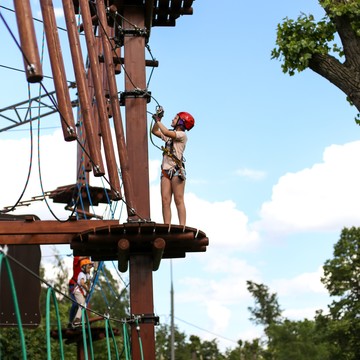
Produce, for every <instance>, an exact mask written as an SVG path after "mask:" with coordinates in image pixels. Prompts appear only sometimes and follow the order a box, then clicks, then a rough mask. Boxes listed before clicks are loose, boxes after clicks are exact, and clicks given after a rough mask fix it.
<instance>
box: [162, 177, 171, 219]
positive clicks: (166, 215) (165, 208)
mask: <svg viewBox="0 0 360 360" xmlns="http://www.w3.org/2000/svg"><path fill="white" fill-rule="evenodd" d="M171 198H172V190H171V180H170V179H168V178H166V177H165V176H163V177H162V178H161V202H162V214H163V219H164V224H171Z"/></svg>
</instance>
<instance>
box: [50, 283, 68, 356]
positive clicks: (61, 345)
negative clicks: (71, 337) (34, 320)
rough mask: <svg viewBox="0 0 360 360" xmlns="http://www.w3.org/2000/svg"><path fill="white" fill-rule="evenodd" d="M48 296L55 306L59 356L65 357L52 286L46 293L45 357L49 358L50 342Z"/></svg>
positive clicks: (57, 309) (56, 303) (57, 308)
mask: <svg viewBox="0 0 360 360" xmlns="http://www.w3.org/2000/svg"><path fill="white" fill-rule="evenodd" d="M50 296H51V298H52V300H53V302H54V306H55V315H56V320H57V329H58V334H59V345H60V357H61V359H62V360H63V359H65V357H64V345H63V342H62V332H61V320H60V314H59V307H58V302H57V299H56V296H55V292H54V290H53V289H52V288H48V290H47V293H46V345H47V346H46V348H47V358H48V360H51V342H50Z"/></svg>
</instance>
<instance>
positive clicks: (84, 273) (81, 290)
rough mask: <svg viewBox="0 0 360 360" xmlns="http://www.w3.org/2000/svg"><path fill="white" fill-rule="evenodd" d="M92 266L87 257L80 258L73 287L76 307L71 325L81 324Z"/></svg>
mask: <svg viewBox="0 0 360 360" xmlns="http://www.w3.org/2000/svg"><path fill="white" fill-rule="evenodd" d="M93 266H94V263H93V262H91V260H90V259H89V258H86V259H82V260H81V261H80V268H81V271H80V272H79V275H78V278H77V284H76V286H75V288H74V296H75V299H76V302H77V304H78V309H77V312H76V315H75V319H74V321H73V322H72V325H73V327H77V326H80V325H81V310H82V308H83V307H84V306H86V296H87V294H88V293H89V291H90V271H91V268H92V267H93Z"/></svg>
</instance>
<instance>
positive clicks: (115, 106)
mask: <svg viewBox="0 0 360 360" xmlns="http://www.w3.org/2000/svg"><path fill="white" fill-rule="evenodd" d="M97 13H98V17H99V22H100V26H99V29H100V33H101V39H102V43H103V50H104V61H105V62H104V64H105V67H106V73H107V80H108V86H109V99H110V105H111V113H112V116H113V121H114V128H115V134H116V142H117V147H118V153H119V159H120V167H121V174H122V180H123V183H124V192H125V198H126V206H127V211H128V215H129V216H132V215H133V209H134V204H133V199H134V193H133V185H132V181H131V180H132V179H131V176H130V171H129V158H128V150H127V148H126V143H125V134H124V129H123V125H122V117H121V112H120V102H119V98H118V91H117V85H116V79H115V64H114V60H113V53H112V49H111V44H110V41H109V34H108V33H107V32H106V29H107V26H106V24H107V20H106V14H105V4H104V0H98V1H97ZM135 211H136V212H137V209H136V208H135Z"/></svg>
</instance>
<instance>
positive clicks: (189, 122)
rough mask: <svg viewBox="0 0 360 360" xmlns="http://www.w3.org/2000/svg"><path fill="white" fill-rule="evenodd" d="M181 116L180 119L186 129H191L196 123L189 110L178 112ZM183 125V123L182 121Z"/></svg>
mask: <svg viewBox="0 0 360 360" xmlns="http://www.w3.org/2000/svg"><path fill="white" fill-rule="evenodd" d="M177 115H178V116H179V121H180V120H181V122H182V124H183V125H184V127H185V129H186V130H191V129H192V128H193V127H194V125H195V119H194V117H193V116H192V115H191V114H189V113H188V112H185V111H182V112H179V113H178V114H177ZM180 125H181V123H180Z"/></svg>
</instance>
